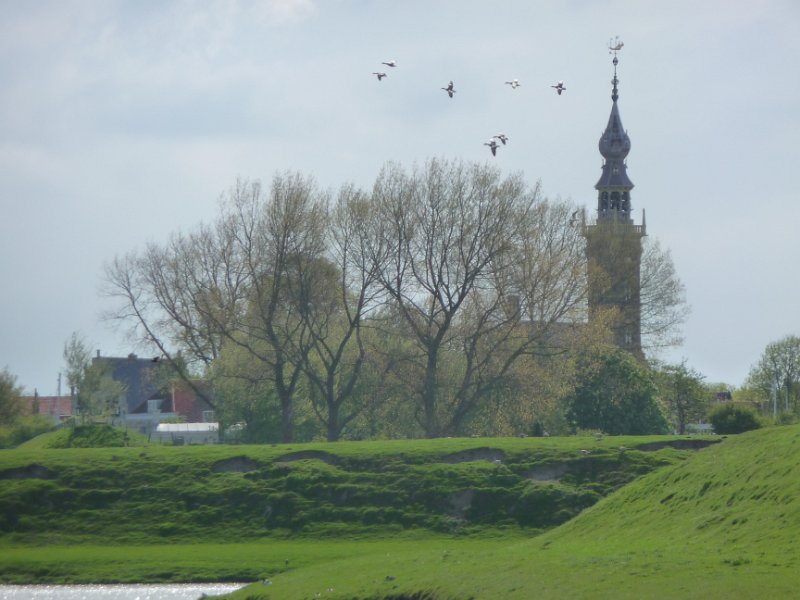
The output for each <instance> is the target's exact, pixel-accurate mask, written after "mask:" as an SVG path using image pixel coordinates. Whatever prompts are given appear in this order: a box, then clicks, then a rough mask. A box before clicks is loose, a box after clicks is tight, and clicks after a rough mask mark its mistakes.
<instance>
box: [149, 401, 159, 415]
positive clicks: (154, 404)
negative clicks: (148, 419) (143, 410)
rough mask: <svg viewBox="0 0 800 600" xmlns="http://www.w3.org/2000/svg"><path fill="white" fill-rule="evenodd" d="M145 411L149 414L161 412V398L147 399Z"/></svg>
mask: <svg viewBox="0 0 800 600" xmlns="http://www.w3.org/2000/svg"><path fill="white" fill-rule="evenodd" d="M147 412H148V413H150V414H156V413H160V412H161V400H148V401H147Z"/></svg>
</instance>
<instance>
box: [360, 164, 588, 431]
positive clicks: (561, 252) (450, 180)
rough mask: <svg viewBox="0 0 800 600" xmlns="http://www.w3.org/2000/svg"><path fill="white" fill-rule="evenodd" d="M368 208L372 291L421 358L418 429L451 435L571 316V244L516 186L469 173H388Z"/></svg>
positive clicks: (574, 286)
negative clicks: (389, 307)
mask: <svg viewBox="0 0 800 600" xmlns="http://www.w3.org/2000/svg"><path fill="white" fill-rule="evenodd" d="M373 202H374V207H375V208H374V217H375V220H376V224H375V230H376V232H377V235H376V237H375V239H376V243H378V244H379V246H378V249H377V250H376V251H375V252H374V256H375V257H376V262H377V264H378V265H379V269H380V271H379V280H380V283H381V285H382V287H383V289H384V291H385V293H386V294H387V296H388V298H389V299H390V300H391V302H392V304H393V306H394V307H395V310H396V312H397V315H398V316H399V318H400V319H401V321H402V323H403V324H404V327H405V328H406V331H407V333H408V335H409V337H410V338H411V339H413V340H414V342H415V344H416V346H417V350H418V357H417V361H418V362H417V364H418V368H419V376H418V378H417V381H416V394H415V395H416V397H417V398H418V400H419V404H418V415H417V417H418V420H419V422H420V425H421V426H422V427H423V429H424V431H425V433H426V435H427V436H429V437H435V436H439V435H447V434H451V433H455V432H456V431H458V429H459V427H460V426H461V425H462V423H463V422H464V420H465V419H466V418H467V416H468V415H469V414H470V412H471V411H472V410H473V409H474V407H475V406H476V404H477V403H478V402H479V401H480V400H481V399H482V398H485V397H486V396H487V395H489V394H491V393H493V392H494V391H496V390H497V389H498V386H501V385H502V381H503V377H504V375H505V374H507V373H508V371H509V369H510V367H511V365H513V363H514V362H515V360H516V359H517V358H519V357H520V356H522V355H523V354H525V353H526V352H532V351H534V350H535V348H536V346H537V344H538V343H539V342H541V341H543V340H544V338H545V336H546V333H549V332H550V330H551V329H552V325H553V324H554V323H555V322H557V321H559V320H560V319H561V318H563V317H566V316H567V315H568V314H569V313H570V311H572V309H573V308H574V307H575V306H576V305H577V304H579V302H580V300H581V298H582V294H583V287H581V286H580V285H579V283H578V281H579V280H580V279H581V277H582V275H581V269H580V268H579V266H580V265H581V264H582V263H581V258H580V255H581V249H582V246H581V244H580V237H579V234H578V232H577V231H571V230H568V228H567V219H566V217H565V215H566V212H565V211H564V210H563V209H558V215H557V216H556V215H555V209H554V208H550V207H547V206H546V203H545V202H544V201H543V200H542V199H541V198H540V196H539V193H538V189H534V190H530V189H528V188H527V186H526V185H525V184H524V182H523V180H522V178H521V176H519V175H514V176H510V177H507V178H505V179H503V178H501V175H500V173H499V171H498V170H496V169H494V168H490V167H488V166H481V165H477V164H466V163H462V162H448V161H444V160H431V161H429V162H428V163H426V165H425V167H424V168H423V169H415V170H414V171H413V172H412V173H411V174H406V173H405V172H404V171H403V170H401V169H400V168H399V167H397V166H396V165H393V164H389V165H387V166H386V167H385V168H384V169H383V171H382V172H381V174H380V175H379V177H378V179H377V181H376V184H375V187H374V191H373ZM531 236H533V238H534V240H535V241H533V240H532V237H531ZM567 250H568V251H569V253H570V254H569V257H568V258H566V257H565V252H566V251H567ZM545 261H548V262H547V264H545ZM554 261H556V262H554ZM558 261H563V262H562V263H561V267H559V266H557V263H558ZM567 263H569V264H570V265H571V266H570V268H569V269H567V273H566V274H565V272H564V268H563V267H564V265H565V264H567ZM573 278H577V279H576V280H575V281H573V280H572V279H573ZM559 280H560V282H559ZM565 282H568V285H567V287H568V288H569V289H566V288H564V287H563V284H564V283H565ZM570 290H571V291H570ZM523 309H524V311H526V312H525V314H527V315H529V316H531V317H534V315H535V319H531V318H527V319H526V318H523V312H522V311H523Z"/></svg>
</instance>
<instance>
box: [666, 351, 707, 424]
mask: <svg viewBox="0 0 800 600" xmlns="http://www.w3.org/2000/svg"><path fill="white" fill-rule="evenodd" d="M655 374H656V382H657V384H658V388H659V392H660V396H661V399H662V402H663V403H664V405H665V406H666V407H667V408H668V409H669V413H670V416H671V417H672V421H673V423H674V424H675V426H676V428H677V430H678V433H680V434H684V433H686V424H687V423H689V422H691V421H694V420H698V419H700V418H702V417H704V416H705V414H706V407H707V404H708V390H707V389H706V387H705V386H704V385H703V378H704V377H703V375H701V374H700V373H698V372H697V371H695V370H694V369H692V368H691V367H687V366H686V361H685V360H684V361H683V362H681V363H679V364H674V365H663V366H661V367H660V368H659V369H658V370H657V371H656V373H655Z"/></svg>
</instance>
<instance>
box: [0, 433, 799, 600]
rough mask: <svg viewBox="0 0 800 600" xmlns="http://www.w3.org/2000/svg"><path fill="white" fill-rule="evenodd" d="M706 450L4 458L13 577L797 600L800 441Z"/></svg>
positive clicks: (437, 443) (118, 453)
mask: <svg viewBox="0 0 800 600" xmlns="http://www.w3.org/2000/svg"><path fill="white" fill-rule="evenodd" d="M693 443H694V442H692V441H690V440H685V439H680V438H605V439H603V440H599V441H598V440H595V439H594V438H562V439H555V438H549V439H502V440H499V439H497V440H495V439H453V440H425V441H413V442H359V443H341V444H317V445H293V446H288V447H287V446H274V447H272V446H268V447H254V446H242V447H203V448H200V447H184V448H161V447H149V448H109V449H66V450H45V449H36V450H13V451H2V452H0V519H3V521H2V522H0V573H2V579H3V580H5V581H17V582H21V581H115V580H116V581H137V580H139V581H142V580H149V581H159V580H161V581H167V580H173V581H181V580H183V581H186V580H213V579H227V580H242V579H248V580H255V579H259V580H261V579H265V578H268V579H269V582H268V584H265V583H258V584H254V585H253V586H249V587H248V588H246V589H244V590H242V591H240V592H237V593H235V594H233V595H232V596H231V598H241V599H243V598H249V599H253V600H254V599H256V598H272V599H274V600H275V599H283V598H285V599H290V598H315V597H324V598H339V599H344V598H360V599H362V600H366V599H375V600H378V599H389V598H392V599H394V600H402V599H404V598H416V599H422V598H428V599H429V600H445V599H450V600H453V599H462V598H474V599H475V600H477V599H483V598H487V599H489V598H491V599H495V598H511V599H514V598H519V599H523V598H525V599H527V598H567V597H568V598H614V599H619V598H637V599H639V598H704V599H708V598H719V599H722V598H725V599H728V598H788V597H794V596H795V595H796V589H797V588H798V586H800V568H799V567H800V565H798V564H797V563H798V561H800V557H798V555H797V552H796V550H797V547H798V543H799V542H796V541H795V539H796V538H797V536H798V534H799V533H800V504H799V503H800V500H798V497H800V494H799V493H798V492H800V489H798V488H800V477H798V476H797V475H796V473H797V471H798V468H797V467H798V463H800V455H799V454H798V450H800V427H796V426H792V427H783V428H769V429H765V430H760V431H757V432H752V433H748V434H743V435H740V436H729V437H728V438H726V439H724V440H723V441H722V443H719V444H714V445H711V446H710V447H707V448H705V449H703V450H702V451H694V450H690V449H689V448H691V447H692V446H691V444H693ZM620 446H626V447H627V448H628V449H627V450H626V451H620V449H619V447H620ZM578 513H580V514H578ZM575 515H578V516H575ZM542 532H544V533H542ZM317 594H319V595H317Z"/></svg>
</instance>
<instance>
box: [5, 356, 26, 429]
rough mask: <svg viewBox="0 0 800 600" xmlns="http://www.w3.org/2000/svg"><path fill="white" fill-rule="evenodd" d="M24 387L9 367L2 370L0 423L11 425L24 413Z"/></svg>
mask: <svg viewBox="0 0 800 600" xmlns="http://www.w3.org/2000/svg"><path fill="white" fill-rule="evenodd" d="M21 396H22V388H21V387H19V386H18V385H17V377H16V375H13V374H12V373H11V372H10V371H9V370H8V367H6V368H4V369H3V370H2V371H0V425H11V424H12V423H14V421H16V420H17V418H18V417H19V416H20V414H21V413H22V401H21V400H20V397H21Z"/></svg>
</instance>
